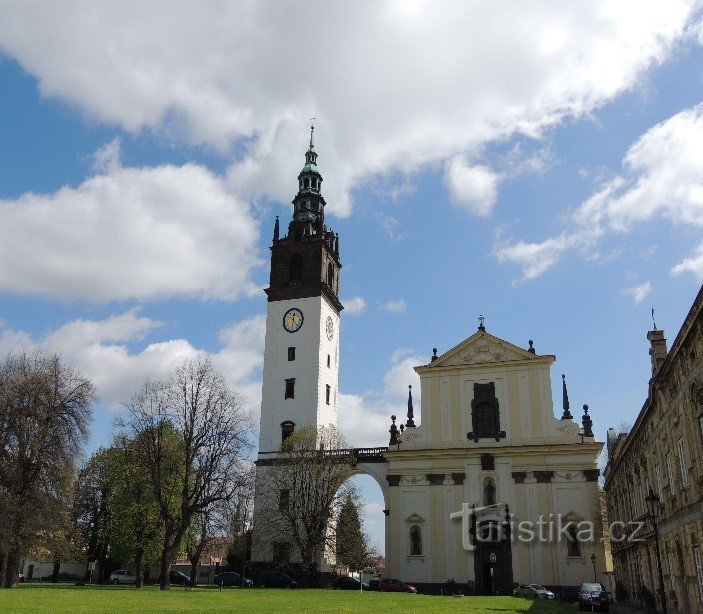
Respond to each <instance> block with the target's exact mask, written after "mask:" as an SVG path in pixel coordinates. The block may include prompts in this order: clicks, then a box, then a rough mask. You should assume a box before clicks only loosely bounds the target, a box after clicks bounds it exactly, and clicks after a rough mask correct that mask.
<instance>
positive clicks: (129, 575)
mask: <svg viewBox="0 0 703 614" xmlns="http://www.w3.org/2000/svg"><path fill="white" fill-rule="evenodd" d="M136 581H137V576H136V575H135V574H134V572H133V571H128V570H126V569H118V570H117V571H113V572H112V573H111V574H110V583H111V584H115V585H117V584H134V583H135V582H136Z"/></svg>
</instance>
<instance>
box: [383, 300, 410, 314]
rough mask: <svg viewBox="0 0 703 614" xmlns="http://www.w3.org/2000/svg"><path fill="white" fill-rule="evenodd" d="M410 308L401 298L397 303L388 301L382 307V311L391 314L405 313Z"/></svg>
mask: <svg viewBox="0 0 703 614" xmlns="http://www.w3.org/2000/svg"><path fill="white" fill-rule="evenodd" d="M407 308H408V306H407V305H406V303H405V299H402V298H399V299H397V300H395V301H387V302H386V303H383V305H381V309H383V310H384V311H390V312H391V313H405V311H406V310H407Z"/></svg>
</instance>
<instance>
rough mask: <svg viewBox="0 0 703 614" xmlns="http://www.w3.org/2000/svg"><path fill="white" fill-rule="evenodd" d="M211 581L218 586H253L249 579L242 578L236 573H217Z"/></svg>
mask: <svg viewBox="0 0 703 614" xmlns="http://www.w3.org/2000/svg"><path fill="white" fill-rule="evenodd" d="M213 581H214V582H215V584H217V585H218V586H219V585H222V586H243V587H244V588H248V587H250V586H253V585H254V582H253V581H252V580H251V579H250V578H242V576H241V575H240V574H238V573H237V572H236V571H223V572H222V573H218V574H217V575H216V576H215V577H214V578H213Z"/></svg>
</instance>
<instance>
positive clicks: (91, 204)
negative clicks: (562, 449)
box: [0, 0, 703, 552]
mask: <svg viewBox="0 0 703 614" xmlns="http://www.w3.org/2000/svg"><path fill="white" fill-rule="evenodd" d="M702 14H703V11H702V10H701V4H700V3H699V2H685V1H680V0H667V1H661V0H659V1H653V2H646V1H642V0H637V1H632V2H628V1H621V2H617V3H614V2H609V1H607V0H603V1H596V0H589V1H588V2H586V1H583V2H568V3H566V2H556V1H552V2H547V1H537V0H534V1H530V2H523V3H519V4H515V3H514V2H500V1H494V2H484V3H479V2H452V1H449V0H447V1H446V2H443V3H442V5H441V10H438V5H437V3H436V2H423V1H418V0H407V1H403V2H400V1H379V0H374V1H373V2H371V1H369V2H364V1H361V0H359V1H357V2H353V3H347V2H336V1H335V2H321V1H317V2H316V1H306V2H296V1H290V2H285V3H281V2H272V1H269V2H266V1H261V2H225V1H220V2H214V1H201V2H197V3H195V2H169V3H166V2H163V1H159V0H152V1H150V2H148V3H144V2H141V3H137V2H134V3H125V2H109V1H103V2H100V3H95V2H71V1H66V2H61V3H57V2H32V1H25V2H19V1H8V0H0V92H2V96H0V351H2V352H7V351H9V350H11V349H13V348H17V347H21V346H25V347H31V346H34V345H44V346H47V347H49V348H52V349H54V350H57V351H59V352H61V354H62V355H63V356H64V357H65V359H66V360H68V361H70V362H72V363H74V364H75V365H76V366H77V367H78V368H79V369H80V370H81V371H82V372H83V373H84V374H85V375H87V376H88V377H90V378H91V379H92V380H93V381H94V382H95V384H96V386H97V389H98V393H99V396H100V402H99V404H98V405H97V406H96V408H95V412H94V421H93V425H92V431H91V437H90V442H89V446H88V449H87V451H88V452H90V451H91V450H94V449H95V448H96V447H97V446H100V445H106V444H108V443H109V442H110V439H111V436H112V434H113V433H114V426H113V421H114V419H115V418H116V417H117V416H119V414H120V412H121V411H123V409H122V408H123V405H122V403H123V402H124V401H126V400H127V399H129V398H130V396H131V395H132V394H133V392H134V391H135V389H136V388H137V387H138V386H139V384H140V382H142V381H143V380H144V379H145V378H146V377H152V378H159V377H163V376H165V375H166V374H167V373H168V372H169V371H171V370H172V369H173V368H174V367H175V366H176V365H177V364H178V363H179V362H181V361H182V360H183V359H184V358H185V357H187V356H189V355H192V354H193V353H196V352H199V353H207V354H210V355H211V356H212V357H213V360H214V362H215V364H216V366H217V368H218V369H220V370H221V371H222V372H223V373H224V374H225V375H226V376H227V378H228V380H229V381H230V383H231V384H232V386H234V387H235V388H237V389H238V390H240V391H241V392H242V394H243V395H244V396H245V398H246V403H247V406H248V407H249V408H250V410H251V413H252V416H253V418H254V420H255V421H256V420H258V415H259V403H260V399H261V369H262V360H263V343H264V332H265V331H264V324H265V321H264V315H265V312H266V297H265V295H264V293H263V288H264V287H266V286H267V283H268V273H269V257H270V253H269V250H268V247H269V246H270V244H271V239H272V233H273V221H274V218H275V216H276V215H278V216H281V219H282V220H284V221H287V220H288V219H289V218H290V216H291V214H292V207H291V204H290V201H291V199H292V198H293V196H294V195H295V193H296V190H297V174H298V172H299V170H300V168H301V167H302V166H303V164H304V152H305V149H306V146H307V139H308V136H309V125H310V118H313V117H314V118H315V142H316V151H317V152H318V154H319V158H318V164H319V167H320V169H321V172H322V175H323V178H324V183H323V189H322V191H323V194H324V196H325V198H326V201H327V208H326V213H327V217H326V221H327V224H328V225H329V226H331V227H332V228H333V229H334V231H335V232H338V233H339V235H340V252H341V259H342V264H343V269H342V272H341V298H342V302H343V304H344V305H345V307H346V308H345V310H344V311H343V313H342V324H341V357H340V390H341V396H340V428H341V430H342V432H343V433H344V434H345V435H346V437H347V438H348V439H349V440H350V441H351V443H352V444H354V445H359V446H370V445H384V444H385V443H387V439H388V428H389V426H390V415H391V414H392V413H397V414H399V415H404V413H405V410H404V406H405V402H406V398H407V386H408V385H409V384H412V385H413V392H414V398H415V410H416V421H417V416H418V415H420V418H421V398H420V390H419V380H418V378H417V376H416V375H415V373H414V371H413V370H412V367H413V366H416V365H419V364H424V363H426V362H428V361H429V357H430V356H431V354H432V348H433V347H436V348H438V351H439V354H441V353H443V352H444V351H446V350H447V349H449V348H451V347H453V346H454V345H456V344H457V343H459V342H460V341H462V340H463V339H465V338H466V337H468V336H469V335H471V334H473V333H474V332H475V330H476V326H477V324H478V321H477V318H478V316H479V315H481V314H482V315H484V316H485V318H486V320H485V324H486V328H487V330H488V332H490V333H492V334H494V335H496V336H498V337H500V338H503V339H506V340H507V341H510V342H512V343H514V344H516V345H519V346H522V347H527V344H528V339H533V340H534V342H535V348H536V350H537V352H538V353H545V354H555V355H556V356H557V362H556V363H555V365H554V367H553V369H552V384H553V389H554V397H555V413H556V414H557V415H560V413H561V408H560V403H559V400H560V398H561V396H560V393H561V381H560V380H561V377H560V376H561V374H562V373H565V374H566V377H567V382H568V386H569V396H570V399H571V403H572V412H573V410H574V408H579V407H580V406H581V405H582V404H583V403H588V404H589V406H590V408H591V411H590V413H591V415H592V417H593V420H594V430H595V433H596V436H597V437H598V438H599V439H600V440H604V437H605V433H606V430H607V428H608V427H615V428H619V427H620V426H621V425H626V424H631V423H632V422H633V421H634V419H635V417H636V416H637V413H638V411H639V409H640V408H641V406H642V404H643V402H644V400H645V398H646V395H647V381H648V379H649V375H650V363H649V356H648V353H647V350H648V343H647V340H646V333H647V331H648V330H649V329H651V328H652V326H653V323H652V315H651V310H652V307H654V308H655V318H656V324H657V326H658V327H659V328H661V329H664V330H665V331H666V336H667V338H668V340H669V344H671V343H672V342H673V340H674V338H675V336H676V333H677V332H678V330H679V327H680V326H681V324H682V322H683V319H684V317H685V315H686V313H687V312H688V309H689V307H690V305H691V303H692V301H693V298H694V297H695V295H696V293H697V291H698V289H699V288H700V285H701V281H702V280H703V233H702V232H701V230H702V228H703V21H702ZM573 413H575V414H577V415H579V417H580V411H578V410H577V411H576V412H573ZM356 479H357V480H358V482H359V484H360V486H361V488H362V490H363V493H364V496H365V499H366V506H367V507H366V514H365V522H366V527H367V529H368V530H369V532H370V533H371V536H372V542H374V543H375V544H376V545H377V547H378V549H379V550H380V551H381V552H382V550H383V513H382V510H383V500H382V496H381V492H380V489H379V487H378V486H377V485H375V484H374V483H373V481H372V479H371V478H356Z"/></svg>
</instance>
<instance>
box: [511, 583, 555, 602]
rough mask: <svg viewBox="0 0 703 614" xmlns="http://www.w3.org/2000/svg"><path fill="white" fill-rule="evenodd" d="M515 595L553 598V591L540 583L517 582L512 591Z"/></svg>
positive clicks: (529, 597) (530, 597)
mask: <svg viewBox="0 0 703 614" xmlns="http://www.w3.org/2000/svg"><path fill="white" fill-rule="evenodd" d="M513 595H515V596H516V597H527V598H528V599H554V593H553V592H552V591H550V590H547V589H546V588H544V586H542V585H541V584H518V585H517V586H516V587H515V590H514V591H513Z"/></svg>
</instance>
